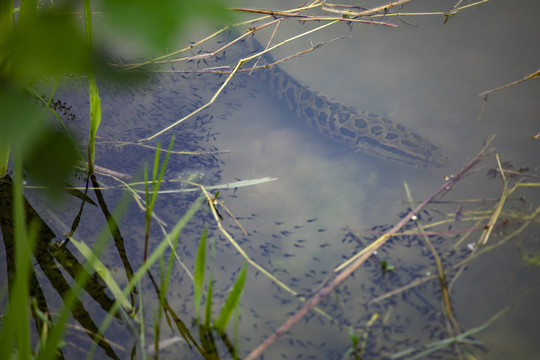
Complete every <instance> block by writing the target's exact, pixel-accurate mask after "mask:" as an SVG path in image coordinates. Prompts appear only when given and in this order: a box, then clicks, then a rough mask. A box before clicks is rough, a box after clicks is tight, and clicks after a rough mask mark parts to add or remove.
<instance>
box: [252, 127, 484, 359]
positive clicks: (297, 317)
mask: <svg viewBox="0 0 540 360" xmlns="http://www.w3.org/2000/svg"><path fill="white" fill-rule="evenodd" d="M494 138H495V135H492V136H491V137H490V138H489V139H488V140H487V141H486V143H485V144H484V147H483V148H482V150H481V151H480V152H479V153H478V155H476V156H475V157H474V158H473V159H472V160H471V161H470V162H469V163H468V164H467V165H465V166H464V167H463V168H462V169H461V170H460V171H459V172H458V173H457V174H456V175H455V176H454V177H452V178H450V179H449V180H448V181H446V182H445V183H444V184H443V185H442V186H441V187H440V188H439V189H437V191H435V192H434V193H433V194H431V195H430V196H429V197H428V198H427V199H426V200H424V201H423V202H422V203H421V204H420V205H418V206H417V207H416V208H415V209H414V210H412V211H411V212H410V213H409V214H408V215H407V216H405V217H404V218H403V219H401V221H400V222H399V223H397V224H396V225H394V227H392V229H390V230H389V231H388V232H387V233H385V234H384V235H382V236H381V237H380V238H379V239H377V240H376V241H375V242H374V243H372V244H371V245H370V246H369V247H368V248H367V251H363V252H362V253H361V256H360V257H358V258H356V260H354V262H352V263H351V264H350V265H349V266H348V267H346V268H345V269H344V270H343V272H342V273H340V274H339V275H337V276H336V277H335V278H334V280H332V281H331V282H330V284H328V285H327V286H325V287H324V288H323V289H321V290H320V291H319V292H318V293H317V294H315V295H314V296H313V297H312V298H311V299H310V300H309V301H308V302H306V304H305V305H304V306H303V307H302V308H300V310H298V311H297V312H296V313H295V314H294V315H293V316H292V317H290V318H289V319H288V320H287V321H286V322H285V323H284V324H283V325H281V326H280V327H279V328H278V329H277V330H276V331H275V332H274V333H273V334H272V335H270V336H269V337H268V338H267V339H266V340H265V341H264V342H263V343H262V344H260V345H259V346H258V347H257V348H255V349H254V350H253V351H252V352H251V353H250V354H249V355H248V356H247V357H246V358H245V360H254V359H256V358H257V357H259V356H260V355H261V354H262V353H263V352H264V351H265V350H266V348H268V347H269V346H270V345H271V344H272V343H274V341H276V340H277V339H279V338H280V337H281V336H282V335H284V334H285V333H286V332H287V331H288V330H289V329H290V328H291V327H292V326H293V325H294V324H295V323H296V322H297V321H299V320H300V319H301V318H302V317H303V316H304V315H305V314H306V313H307V312H308V311H309V310H311V309H312V308H313V307H315V306H316V305H317V304H318V303H319V302H321V300H322V299H324V297H326V295H328V294H329V293H330V292H331V291H333V290H334V289H335V288H336V287H337V286H338V285H339V284H341V283H342V282H343V281H344V280H345V279H347V278H348V277H349V276H350V275H351V274H352V273H353V272H354V271H355V270H356V269H357V268H358V267H360V265H362V264H363V263H364V262H365V261H366V260H367V259H368V258H369V257H370V256H371V255H372V254H373V253H374V252H375V251H376V250H377V249H379V248H380V247H381V246H382V245H384V243H385V242H386V241H387V240H388V239H389V238H390V237H391V236H392V235H393V234H394V233H396V232H397V231H399V230H400V229H401V228H402V227H403V226H404V225H405V224H406V223H407V222H408V221H409V220H411V218H412V217H413V216H414V215H417V214H418V213H419V212H420V211H421V210H422V209H423V208H424V207H425V206H426V205H427V204H428V203H429V202H430V201H431V200H433V199H434V198H435V197H437V196H438V195H440V194H442V193H445V192H446V191H448V190H449V189H451V188H452V187H453V186H454V185H455V184H456V183H457V182H459V181H460V180H461V179H462V178H463V177H464V176H465V175H466V174H467V173H468V172H469V170H471V169H472V168H473V167H474V166H476V165H477V164H478V163H479V162H480V161H482V160H483V159H484V158H485V157H486V156H487V153H488V151H487V148H488V146H489V145H490V144H491V142H492V141H493V139H494Z"/></svg>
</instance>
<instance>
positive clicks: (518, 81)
mask: <svg viewBox="0 0 540 360" xmlns="http://www.w3.org/2000/svg"><path fill="white" fill-rule="evenodd" d="M539 76H540V69H538V70H536V71H535V72H533V73H532V74H529V75H527V76H525V77H524V78H522V79H519V80H516V81H512V82H510V83H508V84H504V85H502V86H499V87H497V88H495V89H491V90H487V91H483V92H481V93H480V94H478V95H479V96H484V97H485V100H487V97H488V95H489V94H491V93H494V92H496V91H499V90H504V89H507V88H509V87H511V86H514V85H517V84H521V83H522V82H525V81H528V80H531V79H534V78H535V77H539Z"/></svg>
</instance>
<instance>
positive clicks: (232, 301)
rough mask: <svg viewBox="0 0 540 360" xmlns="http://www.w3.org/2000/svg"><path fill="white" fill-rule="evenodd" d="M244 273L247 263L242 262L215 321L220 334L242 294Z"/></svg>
mask: <svg viewBox="0 0 540 360" xmlns="http://www.w3.org/2000/svg"><path fill="white" fill-rule="evenodd" d="M246 273H247V263H244V265H243V266H242V271H241V272H240V275H239V276H238V279H237V280H236V282H235V283H234V286H233V288H232V290H231V293H230V294H229V296H228V297H227V300H225V305H223V309H221V314H219V319H218V320H217V321H216V323H215V326H216V329H217V330H218V331H219V332H220V333H222V334H223V333H224V332H225V328H226V327H227V324H228V323H229V319H230V318H231V315H232V313H233V311H234V309H235V308H236V306H237V305H238V303H239V302H240V295H242V291H243V290H244V284H245V283H246Z"/></svg>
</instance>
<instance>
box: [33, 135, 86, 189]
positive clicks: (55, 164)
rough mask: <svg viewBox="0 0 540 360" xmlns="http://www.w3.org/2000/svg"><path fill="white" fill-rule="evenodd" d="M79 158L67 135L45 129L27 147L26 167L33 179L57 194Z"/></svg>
mask: <svg viewBox="0 0 540 360" xmlns="http://www.w3.org/2000/svg"><path fill="white" fill-rule="evenodd" d="M77 159H78V156H77V152H76V150H75V148H74V146H73V143H72V142H71V140H70V139H69V138H67V136H65V135H64V134H57V133H53V132H52V131H51V130H45V131H42V132H41V134H40V136H39V138H37V139H36V141H35V142H34V143H32V144H31V146H29V147H28V148H27V149H26V152H25V156H24V167H25V169H26V171H27V172H28V173H29V174H30V176H31V177H32V178H33V180H35V181H36V182H37V183H39V184H40V185H43V186H46V187H47V188H49V189H50V190H51V194H52V195H53V196H57V195H59V194H60V192H61V190H62V188H63V187H64V185H65V179H66V178H67V176H68V175H69V173H70V171H71V170H72V169H73V166H74V165H75V163H76V162H77Z"/></svg>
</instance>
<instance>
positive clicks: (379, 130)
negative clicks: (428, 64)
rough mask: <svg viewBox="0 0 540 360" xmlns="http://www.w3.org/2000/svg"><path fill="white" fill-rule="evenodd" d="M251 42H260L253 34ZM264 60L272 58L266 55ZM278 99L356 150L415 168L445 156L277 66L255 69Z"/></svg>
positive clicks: (407, 131)
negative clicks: (319, 90) (328, 95)
mask: <svg viewBox="0 0 540 360" xmlns="http://www.w3.org/2000/svg"><path fill="white" fill-rule="evenodd" d="M252 42H253V44H252V46H253V47H254V48H256V49H258V50H260V49H262V46H261V45H260V44H259V43H258V42H257V40H255V38H252ZM265 59H266V60H265V61H267V62H268V63H272V62H273V61H274V60H273V59H272V57H271V56H270V55H266V57H265ZM256 76H258V77H260V78H261V79H262V80H266V81H267V83H268V84H269V87H270V89H271V90H272V92H273V93H274V94H276V95H277V97H278V98H279V99H280V100H283V101H285V102H286V103H287V105H288V106H289V108H290V109H291V110H294V111H295V112H296V115H297V116H298V117H300V118H302V119H303V120H304V121H305V122H306V123H308V124H309V125H310V126H311V127H313V128H315V129H316V130H318V131H319V132H321V133H323V134H325V135H327V136H329V137H330V138H332V139H334V140H337V141H339V142H341V143H344V144H347V145H349V146H352V147H353V148H355V149H356V150H358V151H362V152H364V153H367V154H370V155H374V156H377V157H381V158H384V159H388V160H393V161H397V162H399V163H402V164H406V165H410V166H414V167H418V168H423V169H425V168H438V167H442V166H444V165H445V164H446V163H447V161H448V159H447V158H446V156H445V155H444V154H443V153H442V152H441V148H440V147H438V146H436V145H434V144H432V143H431V142H429V141H428V140H426V139H424V138H423V137H421V136H420V135H418V134H417V133H415V132H413V131H412V130H410V129H408V128H406V127H405V126H403V125H401V124H398V123H396V122H395V121H393V120H390V119H388V118H386V117H383V116H380V115H377V114H373V113H368V112H366V111H363V110H360V109H357V108H353V107H351V106H347V105H345V104H342V103H340V102H338V101H335V100H332V99H330V98H328V97H326V96H324V95H322V94H320V93H318V92H316V91H313V90H311V89H309V87H307V86H306V85H304V84H302V83H301V82H300V81H298V80H296V79H294V78H293V77H292V76H291V75H289V74H288V73H287V72H285V71H283V70H281V69H280V68H279V67H278V66H275V65H273V66H269V67H266V68H263V69H260V70H258V73H257V75H256Z"/></svg>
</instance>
